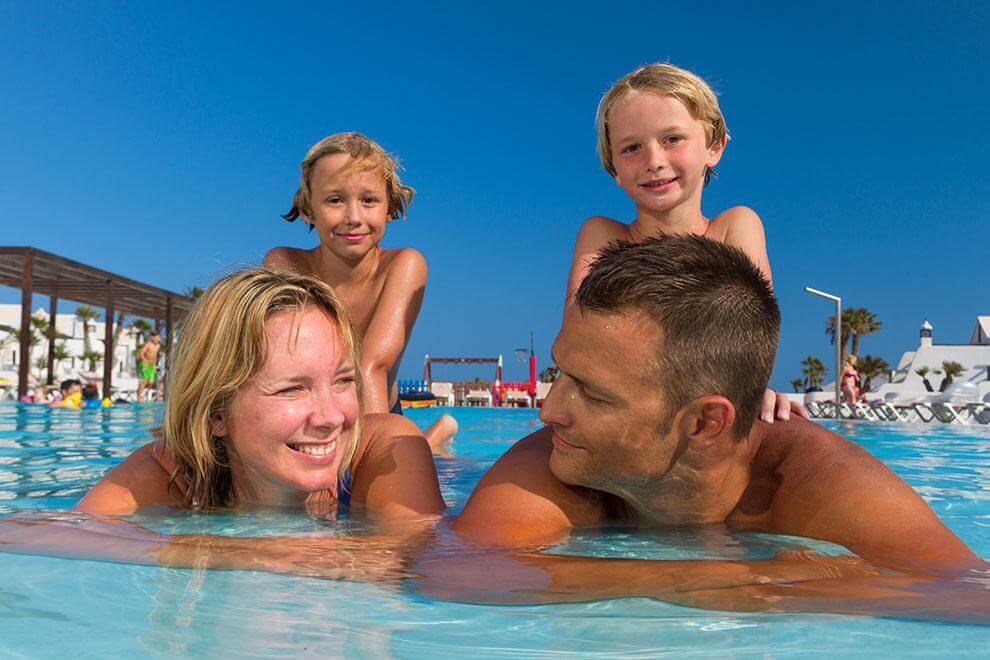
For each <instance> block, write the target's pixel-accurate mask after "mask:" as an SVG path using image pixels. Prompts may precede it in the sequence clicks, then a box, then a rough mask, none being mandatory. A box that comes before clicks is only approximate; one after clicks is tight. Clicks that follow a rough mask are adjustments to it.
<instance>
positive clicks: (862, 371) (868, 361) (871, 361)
mask: <svg viewBox="0 0 990 660" xmlns="http://www.w3.org/2000/svg"><path fill="white" fill-rule="evenodd" d="M856 371H858V372H859V375H860V376H862V378H863V391H864V392H869V391H870V385H871V384H872V383H871V381H872V380H873V379H874V378H876V377H877V376H881V375H883V374H885V373H887V372H888V371H890V365H889V364H887V361H886V360H884V359H883V358H881V357H873V356H872V355H864V356H863V357H861V358H859V361H858V362H856Z"/></svg>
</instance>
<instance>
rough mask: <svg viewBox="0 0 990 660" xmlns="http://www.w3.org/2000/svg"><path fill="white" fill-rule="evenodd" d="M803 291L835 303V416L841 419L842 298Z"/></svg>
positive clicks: (817, 291)
mask: <svg viewBox="0 0 990 660" xmlns="http://www.w3.org/2000/svg"><path fill="white" fill-rule="evenodd" d="M804 290H805V291H807V292H808V293H810V294H811V295H813V296H818V297H820V298H825V299H827V300H832V301H834V302H835V416H836V417H841V416H842V415H841V413H840V412H839V404H840V403H841V402H842V397H841V391H842V387H841V385H840V382H841V380H842V298H840V297H839V296H834V295H832V294H831V293H825V292H824V291H819V290H818V289H812V288H811V287H810V286H806V287H804Z"/></svg>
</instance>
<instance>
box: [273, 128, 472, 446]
mask: <svg viewBox="0 0 990 660" xmlns="http://www.w3.org/2000/svg"><path fill="white" fill-rule="evenodd" d="M301 167H302V181H301V183H300V186H299V189H298V190H297V191H296V195H295V198H294V199H293V202H292V209H291V210H290V211H289V212H288V213H287V214H285V215H284V216H283V217H284V218H285V219H286V220H288V221H289V222H293V221H295V220H296V219H299V218H301V219H302V220H303V222H305V223H306V224H308V225H309V227H310V231H312V230H313V229H316V233H317V235H318V236H319V239H320V244H319V245H317V246H316V247H314V248H313V249H311V250H300V249H296V248H289V247H276V248H273V249H272V250H270V251H269V252H268V254H267V255H266V256H265V259H264V262H263V264H262V265H263V266H265V267H267V268H274V269H285V270H291V271H295V272H298V273H302V274H304V275H311V276H314V277H317V278H319V279H321V280H323V281H324V282H327V283H328V284H330V285H331V286H332V287H333V288H334V290H335V291H336V292H337V294H338V295H339V296H340V297H341V298H342V299H343V300H344V303H345V305H346V306H347V311H348V312H349V313H350V315H351V318H352V319H353V320H354V324H355V326H357V330H358V333H359V334H360V336H361V373H362V376H363V396H364V412H365V413H384V412H393V413H397V414H400V415H401V414H402V408H401V406H400V404H399V393H398V388H397V386H396V378H397V375H398V370H399V363H400V362H401V361H402V354H403V352H404V351H405V348H406V344H407V342H408V341H409V336H410V335H411V334H412V329H413V325H414V324H415V323H416V317H417V316H418V315H419V310H420V307H421V306H422V304H423V294H424V292H425V289H426V260H425V259H423V255H421V254H420V253H419V252H417V251H416V250H414V249H412V248H408V247H407V248H400V249H397V250H386V249H383V248H382V247H381V245H380V243H381V240H382V237H383V236H384V234H385V225H387V224H388V223H389V222H391V221H392V220H395V219H396V218H399V217H404V216H405V210H406V207H407V206H408V204H409V203H410V202H411V201H412V198H413V192H414V191H413V189H412V188H410V187H409V186H407V185H403V183H402V182H401V181H400V180H399V175H398V164H397V163H396V161H395V160H394V159H393V158H392V156H390V155H389V154H388V153H387V152H386V151H385V150H384V149H382V147H381V146H380V145H378V144H377V143H376V142H374V141H373V140H370V139H368V138H367V137H365V136H364V135H361V134H359V133H337V134H335V135H331V136H329V137H326V138H323V139H322V140H320V141H319V142H317V143H316V144H315V145H313V146H312V147H311V148H310V149H309V151H308V152H307V154H306V158H305V159H304V160H303V162H302V165H301ZM456 432H457V422H456V421H455V420H454V418H453V417H451V416H449V415H443V416H442V417H441V418H440V419H438V420H437V421H436V422H435V423H434V424H433V425H432V426H430V427H429V428H428V429H426V430H425V431H424V434H425V435H426V439H427V441H428V442H429V443H430V447H432V448H433V449H434V451H435V452H439V451H441V450H442V447H443V446H444V445H445V444H446V443H447V442H449V441H450V439H451V438H452V437H453V436H454V434H455V433H456Z"/></svg>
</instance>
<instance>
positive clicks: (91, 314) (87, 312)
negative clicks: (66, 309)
mask: <svg viewBox="0 0 990 660" xmlns="http://www.w3.org/2000/svg"><path fill="white" fill-rule="evenodd" d="M99 315H100V313H99V312H97V311H96V310H95V309H92V308H91V307H90V306H89V305H79V307H76V318H77V319H79V320H80V321H82V324H83V355H82V357H83V359H85V356H86V354H87V353H92V352H93V346H92V345H91V344H90V343H89V322H90V321H92V320H93V319H95V318H96V317H97V316H99Z"/></svg>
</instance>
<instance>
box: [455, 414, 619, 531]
mask: <svg viewBox="0 0 990 660" xmlns="http://www.w3.org/2000/svg"><path fill="white" fill-rule="evenodd" d="M550 437H551V433H550V430H549V429H547V428H544V429H541V430H539V431H537V432H536V433H533V434H531V435H529V436H527V437H526V438H523V439H522V440H520V441H519V442H517V443H516V444H515V445H514V446H513V447H512V448H511V449H509V451H507V452H506V453H505V454H504V455H503V456H502V457H501V458H500V459H499V460H498V461H497V462H496V463H495V465H494V466H492V468H491V469H490V470H489V471H488V472H487V473H486V474H485V476H484V477H483V478H482V479H481V481H480V482H479V483H478V486H477V487H476V488H475V490H474V492H473V493H472V494H471V498H470V499H469V500H468V502H467V504H466V505H465V506H464V510H463V511H462V513H461V515H460V516H458V518H457V520H456V521H455V522H454V525H453V528H454V529H455V530H456V531H457V532H458V533H460V534H462V535H463V536H465V537H467V538H469V540H470V541H471V542H473V543H479V544H483V545H502V546H517V547H518V546H535V545H542V544H546V543H550V542H553V541H555V540H557V539H559V538H560V537H562V536H564V535H565V534H566V533H567V532H568V530H569V529H571V528H572V527H578V526H587V525H594V524H598V523H601V522H604V521H605V518H606V514H605V510H604V508H603V506H602V504H601V502H600V500H599V498H598V497H597V496H596V495H597V494H596V493H594V491H589V490H585V489H579V488H572V487H570V486H568V485H566V484H564V483H562V482H561V481H560V480H559V479H557V478H556V477H555V476H554V475H553V473H552V472H551V471H550V453H551V452H552V451H553V445H552V444H551V441H550Z"/></svg>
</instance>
